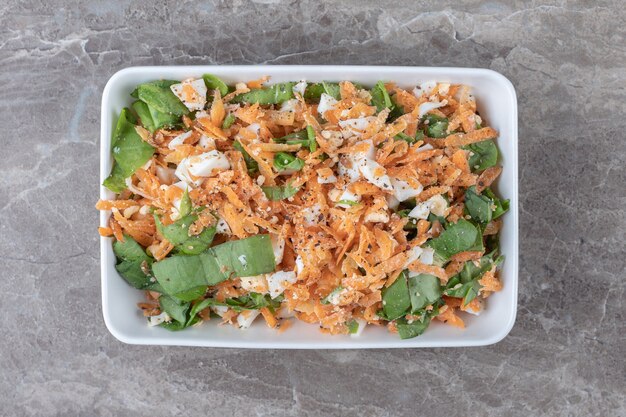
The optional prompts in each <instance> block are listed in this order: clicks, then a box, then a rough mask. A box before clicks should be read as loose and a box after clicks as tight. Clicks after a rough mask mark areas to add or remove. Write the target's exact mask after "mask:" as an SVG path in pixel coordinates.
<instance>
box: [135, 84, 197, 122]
mask: <svg viewBox="0 0 626 417" xmlns="http://www.w3.org/2000/svg"><path fill="white" fill-rule="evenodd" d="M172 84H178V81H170V80H160V81H153V82H149V83H145V84H140V85H139V86H138V87H137V88H136V89H135V91H134V92H133V94H134V95H133V94H131V95H133V97H135V98H138V99H139V100H141V101H143V102H144V103H146V104H147V105H148V106H150V108H152V109H154V110H156V111H158V112H161V113H165V114H173V115H175V116H178V117H180V116H183V115H185V114H188V113H189V110H188V109H187V107H185V105H184V104H183V103H182V102H181V101H180V99H179V98H178V97H176V95H175V94H174V93H173V92H172V90H170V86H171V85H172Z"/></svg>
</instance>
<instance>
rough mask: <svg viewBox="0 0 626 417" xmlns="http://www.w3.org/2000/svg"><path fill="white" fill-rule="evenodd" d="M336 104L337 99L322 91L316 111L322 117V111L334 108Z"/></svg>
mask: <svg viewBox="0 0 626 417" xmlns="http://www.w3.org/2000/svg"><path fill="white" fill-rule="evenodd" d="M336 105H337V100H335V98H334V97H333V96H330V95H328V94H326V93H322V95H321V97H320V104H318V105H317V112H318V113H319V115H320V116H322V117H324V113H326V112H327V111H328V110H334V109H335V106H336Z"/></svg>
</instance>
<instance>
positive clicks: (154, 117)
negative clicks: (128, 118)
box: [132, 100, 180, 133]
mask: <svg viewBox="0 0 626 417" xmlns="http://www.w3.org/2000/svg"><path fill="white" fill-rule="evenodd" d="M132 108H133V110H135V113H137V116H139V119H140V120H141V124H142V125H143V127H145V128H146V129H148V130H149V131H150V132H152V133H154V132H155V131H156V130H158V129H160V128H162V127H171V126H175V125H178V124H179V123H180V117H178V116H176V115H174V114H168V113H162V112H160V111H158V110H155V109H153V108H152V107H150V106H149V105H147V104H146V103H144V102H143V101H141V100H137V101H135V102H134V103H133V104H132Z"/></svg>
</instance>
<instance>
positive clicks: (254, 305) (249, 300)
mask: <svg viewBox="0 0 626 417" xmlns="http://www.w3.org/2000/svg"><path fill="white" fill-rule="evenodd" d="M283 299H284V298H283V297H282V296H278V297H276V298H275V299H273V300H272V297H271V296H270V295H269V294H259V293H256V292H251V293H249V294H246V295H242V296H241V297H237V298H229V299H227V300H226V305H227V306H229V307H230V308H232V309H233V310H235V311H243V310H259V309H261V308H265V307H267V308H268V309H270V311H272V312H274V311H275V310H276V309H278V308H280V303H281V302H282V300H283Z"/></svg>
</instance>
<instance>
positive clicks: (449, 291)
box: [444, 251, 504, 305]
mask: <svg viewBox="0 0 626 417" xmlns="http://www.w3.org/2000/svg"><path fill="white" fill-rule="evenodd" d="M503 261H504V257H503V256H498V257H496V252H495V251H494V252H491V253H489V254H487V255H485V256H483V257H481V258H480V260H479V261H478V265H476V264H475V263H474V262H473V261H467V262H465V264H464V265H463V269H462V270H461V272H459V273H458V274H456V275H455V276H453V277H452V278H450V280H449V281H448V283H447V284H446V289H445V291H444V293H445V294H446V295H448V296H450V297H455V298H463V305H467V304H468V303H469V302H471V301H472V300H473V299H474V298H476V296H477V295H478V292H479V291H480V289H481V288H482V285H480V283H479V280H480V278H481V277H482V276H483V275H484V273H485V272H487V271H489V270H490V269H491V268H493V266H494V265H495V266H498V265H500V264H501V263H502V262H503Z"/></svg>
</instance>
